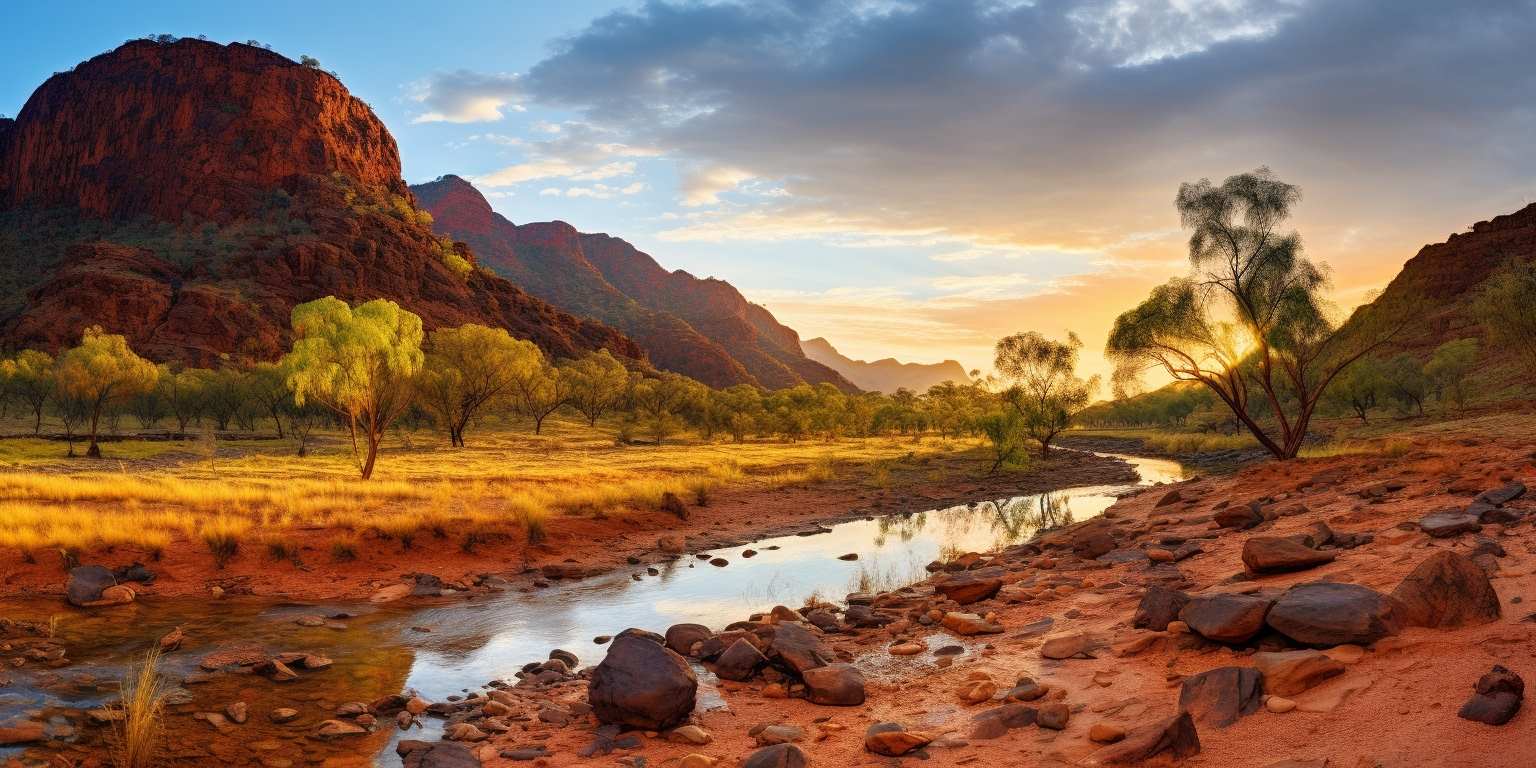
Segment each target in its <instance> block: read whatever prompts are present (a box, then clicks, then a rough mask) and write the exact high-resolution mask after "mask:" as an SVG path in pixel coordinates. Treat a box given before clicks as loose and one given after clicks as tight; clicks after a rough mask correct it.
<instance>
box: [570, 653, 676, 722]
mask: <svg viewBox="0 0 1536 768" xmlns="http://www.w3.org/2000/svg"><path fill="white" fill-rule="evenodd" d="M698 687H699V682H698V679H697V678H696V677H695V676H694V674H693V670H692V669H690V668H689V666H688V662H686V661H684V660H683V658H682V657H681V656H679V655H677V654H676V653H673V652H672V651H670V650H667V649H666V648H665V647H663V646H662V645H661V644H659V643H656V642H653V641H652V640H649V639H647V638H645V637H642V636H637V635H624V634H621V635H620V636H619V637H617V638H615V639H614V641H613V642H612V643H611V644H609V646H608V654H607V655H606V656H605V657H604V658H603V661H602V663H600V664H598V665H597V668H596V669H595V670H593V672H592V681H591V684H590V685H589V687H588V690H587V700H588V702H589V703H590V704H591V705H592V711H593V712H594V713H595V714H596V715H597V719H598V720H599V721H601V722H603V723H609V724H617V725H628V726H632V727H635V728H643V729H647V730H665V729H667V728H672V727H674V726H677V725H681V724H682V723H683V721H685V720H686V719H687V718H688V715H689V713H691V712H693V706H694V698H695V696H696V695H697V693H698Z"/></svg>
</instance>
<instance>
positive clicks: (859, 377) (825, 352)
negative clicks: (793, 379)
mask: <svg viewBox="0 0 1536 768" xmlns="http://www.w3.org/2000/svg"><path fill="white" fill-rule="evenodd" d="M800 346H801V348H802V349H804V350H805V355H806V357H809V358H811V359H812V360H816V361H818V362H820V363H822V364H823V365H826V366H828V367H830V368H832V369H833V370H835V371H837V372H838V373H841V374H842V375H843V376H844V377H846V378H847V379H848V380H849V381H852V382H853V383H854V384H855V385H857V386H859V387H860V388H862V389H867V390H870V391H874V392H884V393H886V394H892V393H894V392H896V391H897V390H898V389H905V390H908V391H910V392H926V391H928V388H929V387H932V386H934V385H936V384H942V383H945V382H955V383H961V384H963V383H966V382H969V381H970V380H971V377H970V376H969V375H968V374H967V373H966V372H965V366H962V365H960V363H959V362H958V361H955V360H945V361H943V362H940V363H903V362H901V361H899V360H897V359H896V358H894V357H885V358H881V359H879V360H874V361H870V362H866V361H864V360H854V359H852V358H850V357H848V356H846V355H844V354H842V353H841V352H838V351H837V349H836V348H835V347H833V346H832V343H831V342H830V341H827V340H826V339H825V338H822V337H820V336H818V337H816V338H814V339H806V340H805V341H802V342H801V343H800Z"/></svg>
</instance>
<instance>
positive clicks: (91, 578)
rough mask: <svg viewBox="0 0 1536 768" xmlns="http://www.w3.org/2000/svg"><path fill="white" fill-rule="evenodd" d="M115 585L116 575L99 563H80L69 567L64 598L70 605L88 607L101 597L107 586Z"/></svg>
mask: <svg viewBox="0 0 1536 768" xmlns="http://www.w3.org/2000/svg"><path fill="white" fill-rule="evenodd" d="M116 585H117V577H116V576H114V575H113V574H112V571H111V570H110V569H108V568H106V567H105V566H101V565H82V566H78V567H75V568H71V569H69V583H68V584H66V585H65V587H64V599H66V600H68V601H69V604H70V605H73V606H76V607H79V608H90V607H93V606H95V605H96V604H97V603H98V601H100V600H101V599H102V593H103V592H105V591H106V589H107V588H108V587H112V586H116Z"/></svg>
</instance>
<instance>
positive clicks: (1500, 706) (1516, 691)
mask: <svg viewBox="0 0 1536 768" xmlns="http://www.w3.org/2000/svg"><path fill="white" fill-rule="evenodd" d="M1474 691H1475V692H1474V693H1473V694H1472V698H1470V699H1467V703H1465V704H1463V705H1461V711H1460V712H1457V713H1456V714H1457V716H1458V717H1461V718H1462V719H1463V720H1472V721H1475V722H1479V723H1487V724H1488V725H1503V724H1505V723H1507V722H1509V721H1510V718H1513V717H1514V716H1515V713H1516V712H1519V711H1520V702H1521V700H1522V699H1523V698H1524V697H1525V681H1524V680H1521V679H1520V676H1519V675H1517V674H1515V673H1513V672H1511V671H1509V670H1507V669H1505V668H1504V667H1501V666H1499V665H1497V664H1496V665H1494V667H1493V669H1492V670H1491V671H1490V672H1488V674H1486V675H1483V676H1482V677H1480V678H1478V680H1477V685H1475V686H1474ZM0 743H4V742H0Z"/></svg>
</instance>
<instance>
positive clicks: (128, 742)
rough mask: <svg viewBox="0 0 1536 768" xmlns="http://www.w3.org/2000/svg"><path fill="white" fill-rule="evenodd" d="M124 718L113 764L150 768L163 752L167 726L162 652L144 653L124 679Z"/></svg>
mask: <svg viewBox="0 0 1536 768" xmlns="http://www.w3.org/2000/svg"><path fill="white" fill-rule="evenodd" d="M122 706H123V718H122V720H120V721H118V722H117V723H116V725H115V726H114V727H113V742H114V744H113V745H112V763H113V764H114V765H115V766H116V767H117V768H149V766H152V765H155V764H156V762H157V758H158V755H159V752H160V746H161V739H162V736H163V734H164V728H165V724H164V722H163V720H162V716H163V715H164V714H165V687H164V683H163V682H162V681H161V679H160V650H159V649H158V648H152V649H150V650H149V652H148V653H146V654H144V662H143V663H142V664H140V665H139V666H138V667H137V668H133V667H130V668H129V669H128V672H127V676H126V677H125V678H124V679H123V687H122Z"/></svg>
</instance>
